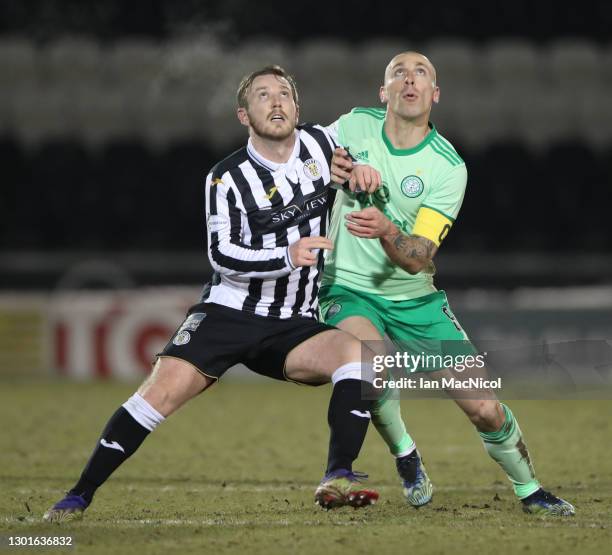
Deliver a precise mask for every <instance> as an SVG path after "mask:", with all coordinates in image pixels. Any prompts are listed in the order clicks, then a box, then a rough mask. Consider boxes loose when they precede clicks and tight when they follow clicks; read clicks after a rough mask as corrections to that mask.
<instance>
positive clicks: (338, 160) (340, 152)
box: [331, 147, 353, 185]
mask: <svg viewBox="0 0 612 555" xmlns="http://www.w3.org/2000/svg"><path fill="white" fill-rule="evenodd" d="M352 169H353V161H352V160H351V159H350V157H349V155H348V152H347V151H346V150H344V149H343V148H340V147H338V148H336V150H334V155H333V156H332V163H331V179H332V181H333V182H334V183H338V185H344V184H345V183H346V182H347V181H348V180H349V179H350V177H351V170H352Z"/></svg>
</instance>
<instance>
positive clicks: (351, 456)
mask: <svg viewBox="0 0 612 555" xmlns="http://www.w3.org/2000/svg"><path fill="white" fill-rule="evenodd" d="M362 387H370V384H369V383H367V382H364V381H362V380H358V379H342V380H340V381H338V382H336V384H335V385H334V390H333V392H332V396H331V399H330V401H329V411H328V413H327V421H328V423H329V428H330V431H331V436H330V440H329V455H328V459H327V473H328V474H329V473H330V472H332V471H334V470H339V469H345V470H352V469H353V461H354V460H355V459H356V458H357V456H358V455H359V451H360V450H361V446H362V445H363V441H364V440H365V436H366V432H367V431H368V424H369V423H370V411H371V409H372V403H373V401H371V400H364V399H362Z"/></svg>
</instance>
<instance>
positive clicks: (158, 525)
mask: <svg viewBox="0 0 612 555" xmlns="http://www.w3.org/2000/svg"><path fill="white" fill-rule="evenodd" d="M132 390H133V387H132V386H125V385H116V384H115V385H113V384H74V383H62V382H45V383H43V382H29V383H7V382H4V383H2V384H0V422H1V426H2V431H1V432H0V453H1V465H0V474H1V476H0V492H1V494H0V535H3V536H4V547H0V551H2V552H9V553H10V552H15V553H16V552H21V553H23V552H25V550H24V549H23V548H20V549H19V550H17V548H7V547H6V537H7V536H9V535H12V536H15V535H18V536H67V535H69V536H72V537H73V538H74V544H75V547H73V548H72V549H71V550H70V552H72V553H92V554H93V553H113V554H120V553H145V554H155V553H164V554H167V553H181V554H191V553H199V554H202V553H220V554H225V553H241V554H244V555H248V554H251V553H292V554H297V553H317V554H322V553H325V554H326V555H327V554H331V555H334V554H339V553H350V554H355V553H375V554H384V553H411V554H415V553H496V555H497V554H502V553H572V554H576V553H609V547H610V545H612V492H611V490H612V463H611V462H610V461H611V460H612V424H611V421H612V419H611V417H612V402H610V401H596V402H595V401H576V402H574V401H564V402H561V401H545V402H535V401H529V402H526V401H523V402H513V403H510V405H511V406H512V409H513V411H514V413H515V415H516V416H517V418H518V420H519V422H520V424H521V427H522V429H523V432H524V434H525V436H526V439H527V443H528V445H529V448H530V450H531V454H532V457H533V459H534V461H535V466H536V471H537V473H538V477H539V478H540V480H541V481H542V482H543V483H544V485H545V486H546V487H548V488H550V489H551V490H553V491H554V492H556V493H558V494H559V495H561V496H563V497H565V498H567V499H568V500H569V501H571V502H572V503H574V504H575V506H576V509H577V515H576V517H574V518H569V519H554V518H537V517H533V516H530V515H525V514H523V513H522V512H521V510H520V506H519V504H518V503H517V501H516V500H515V499H514V497H513V494H512V491H511V489H510V486H509V483H508V482H507V480H506V478H505V477H504V475H503V474H502V472H501V471H500V470H499V469H498V468H497V467H496V465H495V464H494V463H493V462H492V461H491V460H490V459H489V458H488V456H487V455H486V453H485V452H484V450H483V447H482V445H481V443H480V440H479V438H478V436H477V435H476V434H475V433H474V432H473V430H472V428H471V426H470V425H469V423H468V422H467V420H466V419H465V418H464V417H463V416H462V414H461V413H460V412H459V411H458V409H457V408H456V407H455V406H454V405H453V404H452V403H451V402H450V401H441V400H436V401H413V402H412V403H404V406H403V410H404V414H405V417H406V420H407V423H408V426H409V428H410V430H411V432H412V434H413V437H415V439H416V440H417V443H418V445H419V448H420V450H421V452H422V454H423V456H424V458H425V462H426V465H427V468H428V471H429V474H430V476H431V478H432V480H433V481H434V484H435V486H436V491H435V494H434V500H433V502H432V503H431V504H430V505H429V506H427V507H425V508H422V509H420V510H415V509H413V508H411V507H408V506H406V505H405V504H404V502H403V498H402V496H401V491H400V488H399V486H398V483H397V479H396V475H395V468H394V464H393V460H392V458H391V457H390V455H388V453H387V452H386V448H385V446H384V444H383V442H382V440H381V439H380V438H379V437H378V436H377V434H376V432H375V431H374V430H373V428H372V429H370V431H369V434H368V439H367V441H366V444H365V446H364V449H363V452H362V456H361V458H360V460H359V461H358V464H357V465H356V468H357V469H359V470H364V471H367V472H369V474H370V484H371V485H372V486H373V487H376V488H378V489H379V491H380V493H381V500H380V502H379V504H378V505H376V506H374V507H371V508H368V509H364V510H359V511H355V510H352V509H342V510H339V511H335V512H329V513H325V512H323V511H321V510H320V509H319V508H317V507H315V506H314V505H313V491H314V488H315V486H316V484H317V482H318V481H319V479H320V478H321V475H322V472H323V469H324V463H325V457H326V450H327V441H328V432H327V424H326V413H327V401H328V397H329V391H330V390H329V388H327V387H323V388H317V389H314V388H306V387H297V386H293V385H289V384H280V383H278V384H277V383H273V382H269V383H267V384H266V385H261V384H252V385H248V384H235V383H227V384H221V385H219V386H215V387H214V388H213V389H212V390H210V391H209V392H206V393H205V394H203V395H202V396H201V397H200V398H198V399H195V400H194V401H192V403H191V404H190V405H188V406H187V407H185V408H184V409H183V410H181V411H180V412H179V413H178V414H176V415H174V416H173V417H172V418H170V419H169V420H168V421H167V422H166V423H164V424H163V425H162V426H161V427H160V428H159V429H158V430H156V431H155V433H154V434H152V436H151V437H149V438H148V439H147V441H146V442H145V443H144V445H143V446H142V447H141V449H140V450H139V451H138V452H137V453H136V455H135V456H134V457H133V458H132V459H131V460H130V461H128V462H127V463H126V464H125V465H124V466H123V467H121V468H120V469H119V470H118V471H117V473H116V474H115V475H114V476H113V477H112V478H111V480H110V481H109V482H108V483H107V484H106V485H105V486H104V487H103V488H102V489H101V490H100V491H99V492H98V494H97V496H96V499H95V501H94V504H93V505H92V506H91V508H90V509H89V510H88V511H87V513H86V515H85V519H84V520H83V521H81V522H76V523H72V524H67V525H61V526H60V525H57V524H55V525H50V524H44V523H42V522H41V521H40V517H41V515H42V514H43V512H44V511H45V510H46V509H47V508H48V507H49V506H50V505H51V504H52V503H53V502H55V501H57V500H58V498H60V497H61V496H62V494H63V491H64V490H66V489H68V488H69V487H70V486H72V485H73V483H74V482H75V480H76V478H77V477H78V475H79V473H80V471H81V469H82V467H83V465H84V463H85V462H86V460H87V458H88V456H89V453H90V452H91V449H92V448H93V446H94V444H95V442H96V439H97V437H98V434H99V432H100V430H101V428H102V427H103V425H104V424H105V422H106V420H107V418H108V417H109V416H110V414H111V413H112V412H114V410H115V409H116V407H117V406H118V405H120V404H121V403H122V402H123V401H124V400H125V399H126V398H127V397H128V396H129V395H130V394H131V392H132ZM5 550H6V551H5ZM32 551H33V552H36V553H43V552H53V553H58V552H60V551H62V550H61V549H59V548H53V549H51V550H44V549H42V548H37V549H32Z"/></svg>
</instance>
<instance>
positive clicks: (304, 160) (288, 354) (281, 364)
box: [44, 66, 378, 521]
mask: <svg viewBox="0 0 612 555" xmlns="http://www.w3.org/2000/svg"><path fill="white" fill-rule="evenodd" d="M298 113H299V112H298V94H297V89H296V86H295V83H294V81H293V79H292V78H291V77H290V76H289V75H288V74H287V73H285V71H284V70H283V69H282V68H280V67H278V66H270V67H266V68H264V69H262V70H260V71H256V72H254V73H252V74H251V75H249V76H247V77H246V78H245V79H244V80H243V81H242V83H241V85H240V87H239V89H238V112H237V114H238V119H239V120H240V122H241V123H242V124H243V125H244V126H246V127H247V128H248V130H249V141H248V145H247V146H246V147H244V148H242V149H240V150H239V151H237V152H235V153H234V154H232V155H231V156H229V157H228V158H226V159H225V160H223V161H222V162H220V163H219V164H217V165H216V166H215V167H214V168H213V169H212V171H211V172H210V174H209V175H208V177H207V179H206V204H207V226H208V249H209V258H210V260H211V263H212V265H213V268H214V269H215V274H214V277H213V280H212V282H211V284H210V285H209V287H207V288H205V293H204V295H203V297H202V299H201V300H200V302H199V303H197V304H195V305H194V306H193V307H191V309H190V310H189V312H188V314H187V317H186V319H185V320H184V321H183V323H182V324H181V325H180V326H179V328H178V329H177V331H176V333H175V334H174V336H173V337H172V338H171V340H170V341H169V343H168V344H167V345H166V347H165V348H164V350H163V351H162V353H161V354H160V355H159V356H158V359H157V362H156V364H155V367H154V369H153V372H152V374H151V375H150V376H149V377H148V378H147V380H146V381H145V382H144V383H143V384H142V386H141V387H140V388H139V389H138V391H137V392H136V393H135V394H134V395H133V396H132V397H130V398H129V399H128V400H127V401H126V402H125V403H124V404H123V405H122V406H121V407H119V409H118V410H117V411H116V412H115V413H114V414H113V415H112V417H111V418H110V420H109V421H108V423H107V425H106V427H105V428H104V430H103V432H102V435H101V437H100V439H99V440H98V442H97V444H96V447H95V449H94V452H93V454H92V456H91V458H90V459H89V462H88V463H87V465H86V467H85V469H84V470H83V473H82V474H81V477H80V479H79V480H78V482H77V483H76V484H75V485H74V487H72V489H71V490H70V491H69V492H68V495H67V496H66V497H64V498H63V499H62V500H61V501H59V502H58V503H56V504H55V505H54V506H53V507H51V509H49V510H48V511H47V512H46V513H45V515H44V519H45V520H48V521H62V520H70V519H75V518H80V517H81V516H82V514H83V512H84V510H85V509H86V508H87V507H88V506H89V505H90V503H91V501H92V499H93V496H94V494H95V492H96V490H97V489H98V488H99V487H100V486H101V485H102V484H103V483H104V482H105V481H106V480H107V479H108V478H109V477H110V476H111V474H112V473H113V472H114V471H115V470H116V469H117V468H118V467H119V466H120V465H121V464H122V463H123V462H124V461H125V460H126V459H127V458H129V457H130V456H131V455H132V454H133V453H134V452H135V451H136V450H137V449H138V447H139V446H140V445H141V444H142V442H143V441H144V440H145V438H146V437H147V436H148V435H149V434H150V433H151V432H152V431H153V430H154V429H155V428H156V427H157V426H158V425H159V424H161V423H162V422H163V421H164V420H165V419H166V418H168V416H170V415H171V414H172V413H174V412H175V411H176V410H178V409H179V408H180V407H181V406H182V405H184V404H185V403H186V402H187V401H189V400H190V399H192V398H193V397H196V396H197V395H199V394H200V393H201V392H203V391H204V390H206V389H207V388H208V387H210V386H211V385H212V384H214V383H215V382H216V381H217V380H218V379H219V378H220V377H221V376H222V375H223V374H224V373H225V372H226V371H227V370H228V368H230V367H231V366H233V365H235V364H237V363H240V362H242V363H244V364H245V365H246V366H248V367H249V368H250V369H251V370H253V371H255V372H257V373H260V374H263V375H266V376H269V377H271V378H275V379H279V380H287V381H292V382H298V383H307V384H312V385H318V384H322V383H327V382H330V381H331V382H332V383H333V384H334V385H333V390H332V395H331V399H330V403H329V411H328V423H329V427H330V444H329V453H328V461H327V470H326V473H325V476H324V478H323V480H322V482H321V484H320V485H319V487H318V488H317V490H316V492H315V500H316V501H317V502H318V503H319V504H320V505H321V506H322V507H324V508H333V507H338V506H343V505H350V506H353V507H360V506H364V505H369V504H371V503H374V502H375V501H376V499H377V498H378V494H377V493H376V492H375V491H372V490H368V489H364V487H363V485H362V484H361V482H362V481H363V479H364V475H362V474H359V473H356V472H353V469H352V464H353V461H354V460H355V459H356V458H357V455H358V453H359V450H360V449H361V445H362V443H363V440H364V438H365V434H366V431H367V428H368V424H369V419H370V410H371V405H372V401H371V400H368V399H364V398H363V397H364V395H363V392H364V391H366V392H367V391H368V390H370V389H371V383H370V382H371V380H372V374H371V370H372V369H371V354H369V353H368V350H367V348H362V345H361V342H360V341H358V340H357V339H356V338H355V337H354V336H352V335H350V334H348V333H346V332H343V331H341V330H338V329H336V328H333V327H332V326H328V325H326V324H322V323H319V322H318V321H317V319H316V318H315V313H316V311H317V288H318V279H319V273H320V271H321V268H322V265H323V250H324V249H331V248H332V243H331V241H330V240H329V239H327V238H325V237H324V235H325V231H326V222H327V217H328V201H327V195H328V192H329V185H330V182H331V175H330V164H331V157H332V152H333V147H334V143H333V141H332V140H331V138H330V136H329V135H328V133H327V132H326V131H325V130H324V129H323V128H322V127H320V126H308V125H306V126H299V127H297V128H296V126H297V121H298ZM368 380H370V381H368ZM365 397H368V396H367V395H365ZM370 398H371V397H370Z"/></svg>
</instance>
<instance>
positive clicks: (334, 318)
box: [319, 285, 478, 372]
mask: <svg viewBox="0 0 612 555" xmlns="http://www.w3.org/2000/svg"><path fill="white" fill-rule="evenodd" d="M319 306H320V311H321V316H322V318H323V320H324V321H325V323H326V324H330V325H332V326H337V325H338V324H340V322H342V321H343V320H345V319H346V318H349V317H351V316H362V317H363V318H366V319H368V320H369V321H370V322H371V323H372V324H373V325H374V326H375V327H376V329H377V330H378V331H379V333H380V335H381V336H384V335H385V334H386V335H387V336H388V337H389V339H390V340H391V341H392V342H393V344H394V345H395V347H396V348H397V349H398V350H399V351H403V352H411V353H415V354H418V353H424V354H427V355H439V356H442V357H446V356H451V357H458V356H464V357H465V356H473V355H476V354H477V353H478V351H477V350H476V348H475V347H474V345H472V343H471V342H470V340H469V338H468V336H467V334H466V333H465V331H463V328H462V327H461V325H460V324H459V322H458V320H457V318H455V315H454V314H453V312H452V311H451V309H450V306H449V305H448V300H447V298H446V293H445V292H444V291H435V292H434V293H431V294H429V295H425V296H423V297H418V298H416V299H410V300H407V301H389V300H387V299H384V298H382V297H379V296H378V295H371V294H368V293H364V292H362V291H356V290H354V289H349V288H347V287H344V286H342V285H331V286H330V285H326V286H323V287H322V288H321V290H320V292H319ZM439 356H438V359H437V360H439ZM432 360H433V359H432ZM443 367H448V366H447V365H446V364H444V366H443ZM435 370H440V368H439V367H435V365H432V367H429V366H426V367H423V366H421V367H418V368H415V369H414V370H413V371H421V372H423V371H435Z"/></svg>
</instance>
